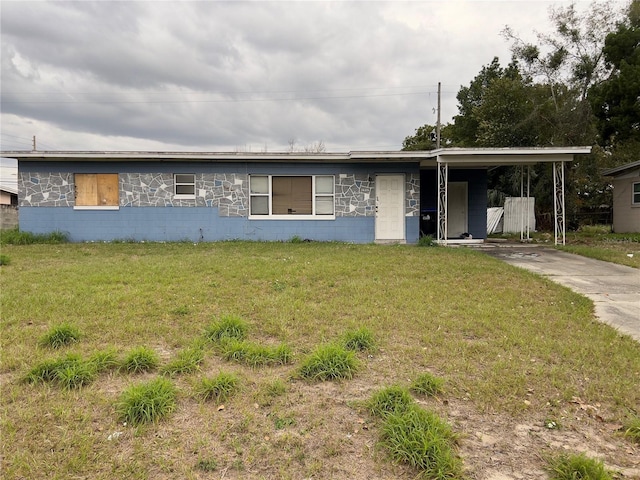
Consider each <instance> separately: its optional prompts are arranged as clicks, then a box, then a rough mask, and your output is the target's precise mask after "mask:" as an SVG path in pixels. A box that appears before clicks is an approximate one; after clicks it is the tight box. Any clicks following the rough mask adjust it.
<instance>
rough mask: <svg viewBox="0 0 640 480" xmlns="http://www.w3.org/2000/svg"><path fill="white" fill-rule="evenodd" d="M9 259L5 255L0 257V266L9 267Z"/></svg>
mask: <svg viewBox="0 0 640 480" xmlns="http://www.w3.org/2000/svg"><path fill="white" fill-rule="evenodd" d="M10 263H11V259H10V258H9V257H8V256H7V255H0V265H9V264H10Z"/></svg>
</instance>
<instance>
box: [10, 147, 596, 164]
mask: <svg viewBox="0 0 640 480" xmlns="http://www.w3.org/2000/svg"><path fill="white" fill-rule="evenodd" d="M590 152H591V147H561V148H559V147H540V148H442V149H438V150H428V151H427V150H419V151H398V150H395V151H350V152H343V153H326V152H321V153H312V152H149V151H39V150H38V151H3V152H0V156H2V157H6V158H14V159H16V160H18V161H23V162H24V161H27V162H28V161H71V162H82V161H190V162H194V161H195V162H296V163H299V162H308V163H312V162H313V163H364V162H385V163H407V162H408V163H412V162H416V163H418V162H419V163H420V165H421V166H435V165H436V164H437V163H441V162H447V163H449V164H451V165H458V166H476V167H483V166H494V165H519V164H535V163H539V162H557V161H571V160H573V156H574V155H581V154H588V153H590Z"/></svg>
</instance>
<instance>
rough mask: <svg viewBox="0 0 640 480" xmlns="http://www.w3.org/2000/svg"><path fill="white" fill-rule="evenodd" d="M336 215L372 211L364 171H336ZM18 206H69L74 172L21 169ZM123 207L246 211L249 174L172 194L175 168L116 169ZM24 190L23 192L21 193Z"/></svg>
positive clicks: (415, 197) (409, 209) (208, 180)
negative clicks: (156, 170)
mask: <svg viewBox="0 0 640 480" xmlns="http://www.w3.org/2000/svg"><path fill="white" fill-rule="evenodd" d="M335 179H336V182H335V214H336V216H337V217H357V216H365V217H368V216H374V215H375V182H374V181H373V179H370V177H369V175H365V174H346V173H342V174H339V175H336V177H335ZM19 182H20V192H21V196H20V198H19V202H20V205H21V206H27V207H73V206H74V198H75V196H74V182H73V173H21V174H20V177H19ZM119 184H120V206H122V207H194V206H198V207H205V206H206V207H217V208H218V215H219V216H221V217H246V216H247V215H248V214H249V176H248V175H247V174H237V173H227V174H224V173H215V174H196V175H195V190H196V195H195V198H176V197H175V195H174V194H173V191H174V188H173V187H174V182H173V174H170V173H122V174H119ZM23 192H24V193H23ZM406 192H407V194H406V200H405V201H406V207H405V215H406V216H418V215H420V175H419V174H418V173H415V174H414V173H412V174H408V175H407V176H406Z"/></svg>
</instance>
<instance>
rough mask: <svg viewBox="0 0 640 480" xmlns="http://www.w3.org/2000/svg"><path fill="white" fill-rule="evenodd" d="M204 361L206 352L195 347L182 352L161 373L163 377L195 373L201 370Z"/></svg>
mask: <svg viewBox="0 0 640 480" xmlns="http://www.w3.org/2000/svg"><path fill="white" fill-rule="evenodd" d="M203 361H204V351H203V350H202V348H200V347H198V346H195V347H190V348H187V349H185V350H182V351H180V352H179V353H178V355H177V356H176V358H174V359H173V360H171V361H170V362H169V363H167V364H166V365H165V366H164V367H162V369H161V370H160V372H161V373H162V374H163V375H169V376H171V377H173V376H174V375H181V374H187V373H193V372H195V371H197V370H198V369H199V368H200V364H201V363H202V362H203Z"/></svg>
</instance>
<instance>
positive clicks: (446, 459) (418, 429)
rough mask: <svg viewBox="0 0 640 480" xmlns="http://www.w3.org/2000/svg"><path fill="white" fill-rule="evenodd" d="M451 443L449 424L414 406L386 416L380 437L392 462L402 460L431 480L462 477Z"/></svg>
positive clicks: (459, 462) (454, 436)
mask: <svg viewBox="0 0 640 480" xmlns="http://www.w3.org/2000/svg"><path fill="white" fill-rule="evenodd" d="M455 442H456V435H455V434H454V433H453V431H452V430H451V427H450V426H449V424H447V423H446V422H445V421H444V420H442V419H440V418H439V417H438V416H437V415H436V414H434V413H432V412H428V411H426V410H424V409H422V408H419V407H418V406H416V405H412V406H410V407H409V408H408V409H406V410H405V411H402V412H396V413H392V414H390V415H387V417H386V418H385V421H384V425H383V426H382V431H381V436H380V443H381V445H382V446H383V447H384V448H385V449H386V450H387V452H388V453H389V455H390V457H391V458H392V459H393V460H394V461H395V462H402V463H406V464H408V465H410V466H411V467H413V468H416V469H418V470H419V471H420V473H421V475H422V476H423V477H424V478H429V479H434V480H446V479H452V478H461V477H462V461H461V460H460V457H458V456H457V454H456V453H455V451H454V447H455Z"/></svg>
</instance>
